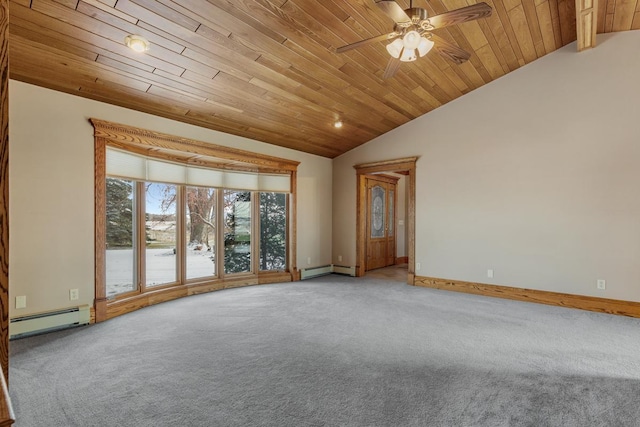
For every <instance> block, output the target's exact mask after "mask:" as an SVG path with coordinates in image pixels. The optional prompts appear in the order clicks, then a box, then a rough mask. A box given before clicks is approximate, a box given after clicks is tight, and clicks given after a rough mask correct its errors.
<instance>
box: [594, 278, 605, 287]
mask: <svg viewBox="0 0 640 427" xmlns="http://www.w3.org/2000/svg"><path fill="white" fill-rule="evenodd" d="M596 286H597V287H598V289H607V281H606V280H604V279H598V281H597V282H596Z"/></svg>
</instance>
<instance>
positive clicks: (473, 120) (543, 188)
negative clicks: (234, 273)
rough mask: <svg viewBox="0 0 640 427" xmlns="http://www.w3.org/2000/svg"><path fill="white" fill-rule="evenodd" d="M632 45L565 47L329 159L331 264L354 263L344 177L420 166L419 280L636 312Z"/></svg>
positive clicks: (636, 61)
mask: <svg viewBox="0 0 640 427" xmlns="http://www.w3.org/2000/svg"><path fill="white" fill-rule="evenodd" d="M639 45H640V31H629V32H624V33H613V34H607V35H598V46H597V47H596V48H595V49H592V50H589V51H585V52H582V53H576V51H575V44H571V45H569V46H566V47H564V48H562V49H560V50H558V51H556V52H554V53H552V54H550V55H547V56H545V57H543V58H541V59H539V60H537V61H535V62H534V63H532V64H529V65H527V66H525V67H523V68H521V69H519V70H516V71H515V72H513V73H510V74H508V75H507V76H505V77H502V78H500V79H498V80H496V81H494V82H492V83H490V84H488V85H485V86H484V87H482V88H480V89H477V90H475V91H473V92H471V93H470V94H468V95H465V96H464V97H461V98H459V99H457V100H455V101H453V102H451V103H449V104H447V105H445V106H443V107H441V108H438V109H436V110H435V111H433V112H431V113H428V114H426V115H425V116H423V117H420V118H419V119H416V120H414V121H412V122H410V123H408V124H406V125H404V126H402V127H400V128H398V129H395V130H394V131H392V132H389V133H387V134H385V135H383V136H381V137H379V138H377V139H375V140H373V141H372V142H370V143H368V144H366V145H364V146H361V147H358V148H357V149H355V150H352V151H350V152H349V153H346V154H344V155H342V156H340V157H339V158H337V159H335V160H334V165H333V168H334V173H333V178H334V185H333V191H334V199H333V203H334V215H333V221H334V222H333V236H334V238H333V253H334V254H338V253H340V254H342V255H343V256H344V260H345V264H350V265H355V202H354V198H355V193H356V189H355V183H356V179H355V171H354V169H353V165H354V164H358V163H365V162H371V161H378V160H387V159H394V158H401V157H408V156H420V159H419V160H418V163H417V173H416V180H417V184H416V193H417V197H416V199H417V200H416V216H417V218H416V262H419V263H421V265H422V269H421V270H419V271H416V274H417V275H420V276H432V277H440V278H448V279H457V280H467V281H477V282H483V283H494V284H500V285H509V286H516V287H522V288H532V289H542V290H549V291H556V292H566V293H573V294H581V295H592V296H601V297H607V298H614V299H623V300H631V301H640V262H639V261H640V127H639V126H638V121H639V119H640V116H639V115H638V105H637V102H638V99H640V79H638V76H639V75H640V55H638V54H637V50H638V46H639ZM489 268H491V269H493V270H494V272H495V276H494V278H493V279H489V278H487V269H489ZM597 279H605V280H606V281H607V289H606V290H605V291H600V290H597V289H596V280H597Z"/></svg>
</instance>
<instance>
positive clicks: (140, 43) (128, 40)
mask: <svg viewBox="0 0 640 427" xmlns="http://www.w3.org/2000/svg"><path fill="white" fill-rule="evenodd" d="M124 44H126V45H127V47H128V48H129V49H131V50H133V51H134V52H138V53H143V52H146V51H148V50H149V41H148V40H147V39H145V38H144V37H142V36H138V35H135V34H132V35H130V36H127V37H125V38H124Z"/></svg>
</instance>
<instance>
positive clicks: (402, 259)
mask: <svg viewBox="0 0 640 427" xmlns="http://www.w3.org/2000/svg"><path fill="white" fill-rule="evenodd" d="M408 263H409V257H408V256H401V257H398V258H396V265H398V264H408Z"/></svg>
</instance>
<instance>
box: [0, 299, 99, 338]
mask: <svg viewBox="0 0 640 427" xmlns="http://www.w3.org/2000/svg"><path fill="white" fill-rule="evenodd" d="M90 315H91V314H90V311H89V306H88V305H82V306H80V307H73V308H68V309H64V310H59V311H53V312H48V313H41V314H33V315H30V316H24V317H17V318H14V319H11V321H10V322H9V338H11V339H16V338H24V337H28V336H31V335H38V334H43V333H45V332H52V331H57V330H60V329H67V328H73V327H76V326H82V325H88V324H89V318H90Z"/></svg>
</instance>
